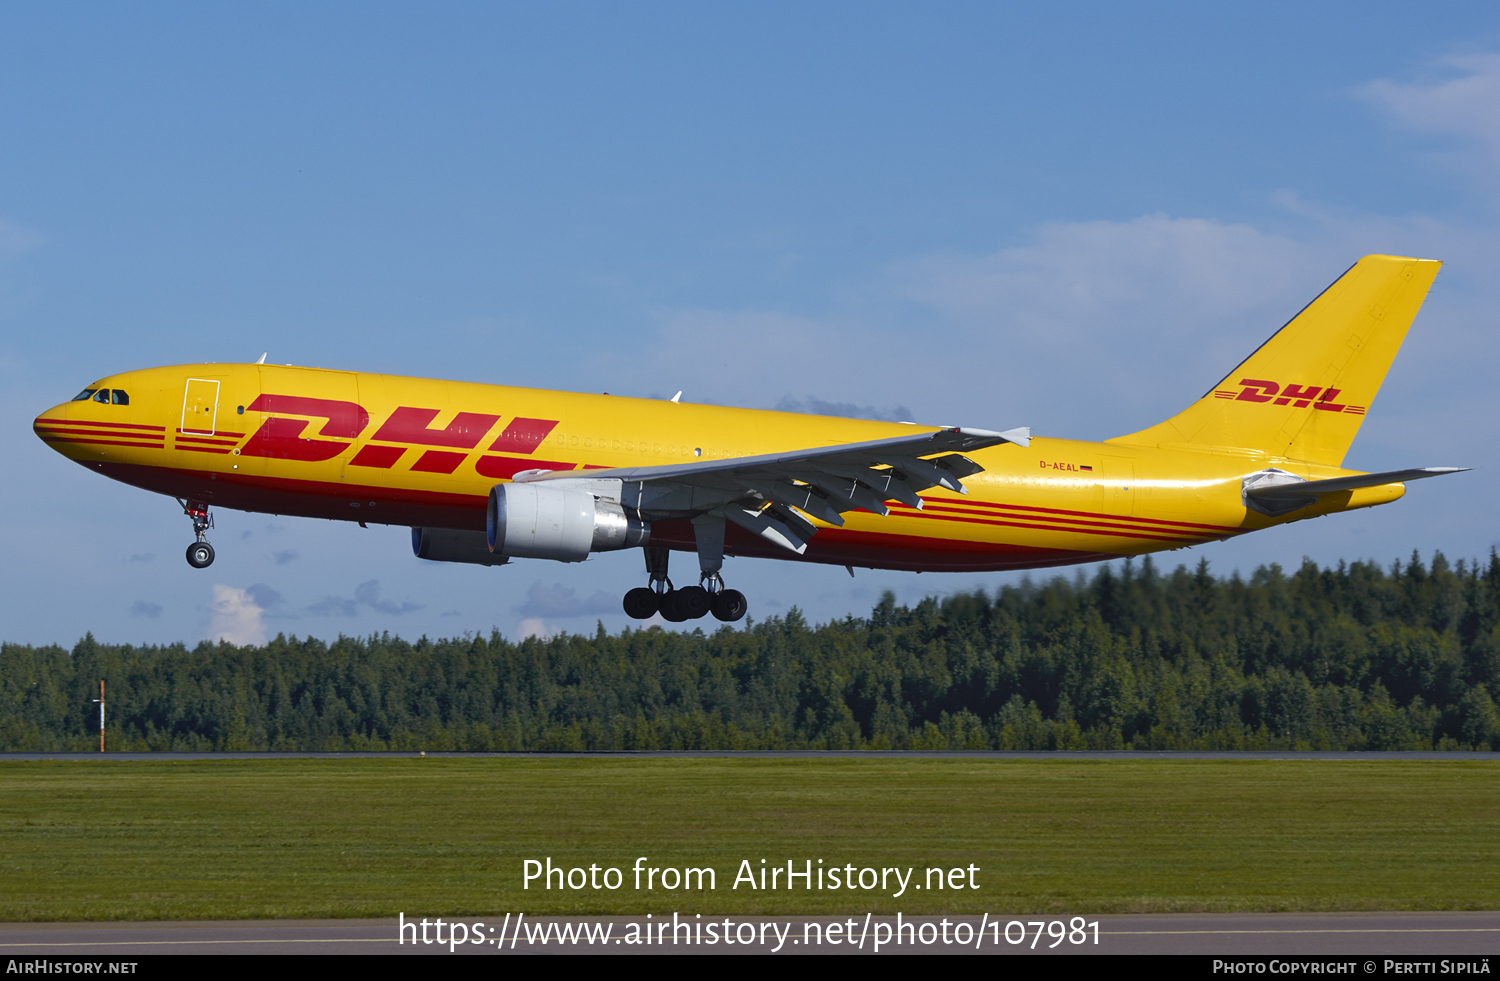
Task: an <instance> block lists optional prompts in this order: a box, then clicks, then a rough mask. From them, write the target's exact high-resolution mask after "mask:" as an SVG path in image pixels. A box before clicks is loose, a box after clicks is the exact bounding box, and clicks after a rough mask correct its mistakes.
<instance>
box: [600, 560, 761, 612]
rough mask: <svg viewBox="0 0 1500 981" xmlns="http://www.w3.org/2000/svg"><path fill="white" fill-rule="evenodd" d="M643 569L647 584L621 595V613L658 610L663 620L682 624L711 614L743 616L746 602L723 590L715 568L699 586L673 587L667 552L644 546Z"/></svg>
mask: <svg viewBox="0 0 1500 981" xmlns="http://www.w3.org/2000/svg"><path fill="white" fill-rule="evenodd" d="M642 551H644V552H645V553H646V572H647V573H648V574H649V575H650V576H651V585H650V586H649V587H647V586H638V587H636V588H635V589H632V590H631V591H630V592H628V593H626V594H625V602H624V604H623V605H624V607H625V615H626V616H628V617H630V618H631V619H633V620H646V619H648V618H650V617H651V616H653V615H655V614H657V613H660V614H661V616H662V619H663V620H667V621H669V622H671V623H682V622H683V621H684V620H697V619H700V618H702V617H705V616H707V615H708V614H710V613H712V614H713V615H714V616H715V617H716V618H718V619H720V620H723V621H724V622H725V623H733V622H734V621H736V620H740V619H743V618H744V616H745V611H746V610H748V609H749V603H747V602H746V600H745V594H744V593H742V592H740V591H739V590H738V589H726V588H725V586H724V579H723V577H722V576H720V575H719V573H718V571H717V569H716V570H715V571H713V572H706V571H705V572H704V573H703V578H702V585H699V586H685V587H683V588H682V589H674V588H673V587H672V580H671V579H668V578H667V559H668V555H669V553H668V552H667V550H666V549H664V548H646V549H643V550H642Z"/></svg>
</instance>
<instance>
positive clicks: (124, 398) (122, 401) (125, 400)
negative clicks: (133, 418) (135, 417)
mask: <svg viewBox="0 0 1500 981" xmlns="http://www.w3.org/2000/svg"><path fill="white" fill-rule="evenodd" d="M109 400H110V401H111V402H112V403H114V404H115V405H129V404H130V396H129V395H126V394H125V390H124V389H122V388H116V389H112V390H111V391H110V393H109Z"/></svg>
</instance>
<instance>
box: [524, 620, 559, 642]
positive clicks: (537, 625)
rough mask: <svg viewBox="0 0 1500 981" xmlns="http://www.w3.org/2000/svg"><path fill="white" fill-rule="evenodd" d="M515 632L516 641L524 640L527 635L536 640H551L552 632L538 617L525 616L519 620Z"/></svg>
mask: <svg viewBox="0 0 1500 981" xmlns="http://www.w3.org/2000/svg"><path fill="white" fill-rule="evenodd" d="M517 634H518V636H517V637H516V640H517V641H522V640H525V639H527V638H528V637H535V638H537V639H538V640H551V639H552V635H553V632H552V631H551V630H549V629H548V628H547V625H546V624H545V623H543V622H542V620H541V618H540V617H527V618H526V619H525V620H522V621H521V626H520V628H519V630H518V631H517Z"/></svg>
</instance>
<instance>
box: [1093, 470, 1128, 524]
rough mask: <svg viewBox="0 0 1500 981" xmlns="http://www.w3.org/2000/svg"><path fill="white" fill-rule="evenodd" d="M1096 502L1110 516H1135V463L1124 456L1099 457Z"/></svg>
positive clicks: (1095, 489) (1095, 485)
mask: <svg viewBox="0 0 1500 981" xmlns="http://www.w3.org/2000/svg"><path fill="white" fill-rule="evenodd" d="M1094 502H1095V503H1096V504H1097V505H1098V506H1099V510H1101V511H1106V512H1108V513H1110V514H1119V515H1132V514H1135V461H1134V460H1131V459H1130V458H1128V457H1122V456H1101V457H1099V478H1098V482H1097V483H1096V484H1094Z"/></svg>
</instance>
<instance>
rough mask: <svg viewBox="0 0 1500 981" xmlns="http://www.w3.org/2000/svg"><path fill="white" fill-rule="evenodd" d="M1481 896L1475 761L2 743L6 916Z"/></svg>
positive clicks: (1057, 905)
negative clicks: (397, 754)
mask: <svg viewBox="0 0 1500 981" xmlns="http://www.w3.org/2000/svg"><path fill="white" fill-rule="evenodd" d="M640 856H646V857H647V858H648V863H647V864H648V867H660V868H669V867H671V868H685V867H700V868H701V867H710V868H713V869H714V870H715V872H716V888H715V889H713V890H707V889H696V888H694V889H684V888H678V889H675V890H672V889H663V888H662V887H661V883H660V882H659V881H658V882H657V884H656V888H655V889H653V890H650V891H648V890H645V889H640V890H637V889H636V888H634V887H633V881H632V880H633V876H632V873H631V868H632V867H633V866H634V864H635V863H636V860H637V858H638V857H640ZM547 857H550V858H551V861H552V863H553V864H554V865H555V866H562V867H565V868H566V867H574V866H577V867H584V868H586V867H587V866H589V865H598V866H599V867H600V868H601V870H602V869H608V868H610V867H617V868H619V869H621V870H622V871H623V881H622V884H621V887H620V888H618V889H614V890H610V889H605V888H600V889H593V888H585V889H579V890H572V889H566V888H564V889H558V888H555V886H556V880H555V879H554V882H553V885H554V888H553V889H551V890H543V889H540V888H539V884H538V883H533V884H532V888H530V889H523V888H522V862H523V861H524V860H526V859H538V860H542V859H545V858H547ZM761 859H765V860H766V865H767V867H770V866H778V867H780V868H782V869H785V868H786V863H787V862H788V860H791V861H793V862H794V863H795V867H796V869H797V870H799V871H800V870H802V869H803V868H804V867H805V866H804V865H803V863H804V862H805V861H807V860H809V859H811V860H812V861H813V863H814V868H816V867H817V861H818V860H819V859H822V860H823V866H824V867H825V868H832V867H834V866H839V867H843V866H845V865H849V864H852V865H853V866H854V867H855V868H856V870H858V869H860V868H865V867H870V868H875V869H881V868H901V869H903V870H905V869H907V868H913V869H915V870H916V871H915V873H914V878H913V879H912V883H913V885H916V884H920V883H921V882H922V881H923V876H924V871H925V870H926V869H927V868H929V867H932V868H937V867H941V868H943V869H951V868H956V867H962V868H965V869H967V867H968V866H970V865H974V866H978V868H979V871H978V872H977V873H976V874H975V875H974V879H976V880H977V881H978V883H979V886H980V888H978V889H972V888H966V889H960V890H953V889H943V890H941V891H940V890H938V889H936V888H935V887H933V888H928V889H926V890H917V889H915V888H912V889H908V890H907V891H906V892H905V894H904V895H902V896H900V897H899V898H895V897H893V896H892V895H891V893H892V892H894V890H895V886H894V885H893V884H892V885H890V886H889V887H888V888H886V889H884V890H882V889H880V888H875V889H870V890H854V891H848V890H832V889H824V890H822V891H819V890H817V889H813V890H811V891H809V890H807V889H804V888H801V880H798V881H797V888H795V889H793V890H790V891H788V890H787V889H786V888H785V883H786V880H785V878H784V877H783V878H782V879H781V882H780V884H781V886H782V888H780V889H777V890H775V891H771V890H765V891H762V890H752V889H750V888H748V887H747V886H746V885H745V884H743V883H742V884H741V885H740V886H739V887H738V888H734V887H733V884H734V881H735V878H736V872H737V870H738V869H739V868H740V864H741V861H742V860H749V861H750V863H751V866H752V868H753V869H754V870H755V871H756V872H757V873H758V871H759V869H760V868H761V862H760V860H761ZM783 876H784V873H783ZM574 881H575V882H576V881H577V877H575V880H574ZM891 881H892V880H888V882H891ZM1497 906H1500V764H1497V763H1494V762H1488V761H1475V762H1472V763H1471V762H1436V763H1434V762H1407V761H1383V760H1358V761H1324V760H1306V761H1303V760H1275V761H1227V762H1226V761H1202V760H1180V761H1179V760H1107V761H1092V760H1056V761H1052V760H972V759H912V760H905V759H870V760H860V759H830V760H778V759H743V760H737V759H688V760H679V759H633V758H617V759H598V758H592V759H567V758H562V759H559V758H535V759H525V758H520V759H517V758H507V759H439V758H429V759H397V758H392V759H347V760H341V759H332V760H330V759H316V760H248V761H246V760H214V759H205V760H201V761H191V762H167V761H162V762H156V761H142V762H109V761H104V762H96V761H68V762H3V763H0V921H8V922H16V921H25V920H32V921H47V920H110V919H198V918H203V919H210V918H212V919H217V918H246V919H258V918H276V917H352V916H360V917H376V916H395V915H396V913H397V912H398V911H404V912H405V913H406V915H407V916H409V917H410V916H413V915H416V916H435V915H452V914H474V915H486V916H489V915H494V914H496V913H502V914H503V913H505V912H519V911H524V912H526V913H527V914H528V915H530V914H542V913H631V914H635V913H648V912H650V913H658V914H659V913H662V912H667V913H670V912H671V911H673V910H676V911H678V912H681V913H688V914H691V913H705V914H708V913H719V914H724V913H740V914H749V913H788V914H790V913H798V914H818V913H840V914H842V913H850V912H855V911H858V912H860V913H863V912H865V911H874V912H877V913H878V912H896V911H898V910H899V911H902V912H905V913H907V914H917V913H939V912H942V913H948V912H952V913H959V912H976V913H977V912H982V911H987V912H992V913H1005V914H1020V913H1043V912H1047V913H1070V914H1072V913H1100V912H1179V911H1232V910H1236V911H1238V910H1266V911H1271V910H1411V909H1428V910H1439V909H1494V908H1496V907H1497Z"/></svg>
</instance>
